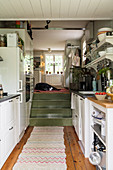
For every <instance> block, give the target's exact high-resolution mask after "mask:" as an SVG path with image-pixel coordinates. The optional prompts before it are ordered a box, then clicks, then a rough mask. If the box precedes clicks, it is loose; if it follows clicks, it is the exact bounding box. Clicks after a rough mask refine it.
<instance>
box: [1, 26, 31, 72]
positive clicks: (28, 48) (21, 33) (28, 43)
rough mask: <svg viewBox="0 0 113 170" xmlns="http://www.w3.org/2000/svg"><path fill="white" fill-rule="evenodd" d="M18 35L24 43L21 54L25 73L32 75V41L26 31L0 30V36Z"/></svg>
mask: <svg viewBox="0 0 113 170" xmlns="http://www.w3.org/2000/svg"><path fill="white" fill-rule="evenodd" d="M8 33H18V34H19V36H20V38H21V39H22V41H23V43H24V48H23V54H24V58H25V71H26V72H27V73H28V72H30V73H31V74H33V41H32V39H31V38H30V36H29V34H28V32H27V30H26V29H16V28H15V29H11V28H9V29H8V28H5V29H3V28H1V29H0V34H8Z"/></svg>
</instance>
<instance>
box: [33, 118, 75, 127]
mask: <svg viewBox="0 0 113 170" xmlns="http://www.w3.org/2000/svg"><path fill="white" fill-rule="evenodd" d="M30 126H72V118H54V119H53V118H30Z"/></svg>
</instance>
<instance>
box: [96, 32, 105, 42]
mask: <svg viewBox="0 0 113 170" xmlns="http://www.w3.org/2000/svg"><path fill="white" fill-rule="evenodd" d="M105 36H106V32H105V33H101V34H99V35H98V39H99V41H102V40H104V38H105Z"/></svg>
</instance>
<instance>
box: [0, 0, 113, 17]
mask: <svg viewBox="0 0 113 170" xmlns="http://www.w3.org/2000/svg"><path fill="white" fill-rule="evenodd" d="M112 18H113V0H0V19H1V20H6V19H10V20H14V19H15V20H17V19H19V20H46V19H51V20H83V19H85V20H90V19H94V20H95V19H99V20H100V19H112Z"/></svg>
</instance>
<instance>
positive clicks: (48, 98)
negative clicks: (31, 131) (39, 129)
mask: <svg viewBox="0 0 113 170" xmlns="http://www.w3.org/2000/svg"><path fill="white" fill-rule="evenodd" d="M30 126H72V113H71V103H70V94H63V93H39V94H34V95H33V101H32V107H31V114H30Z"/></svg>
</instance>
